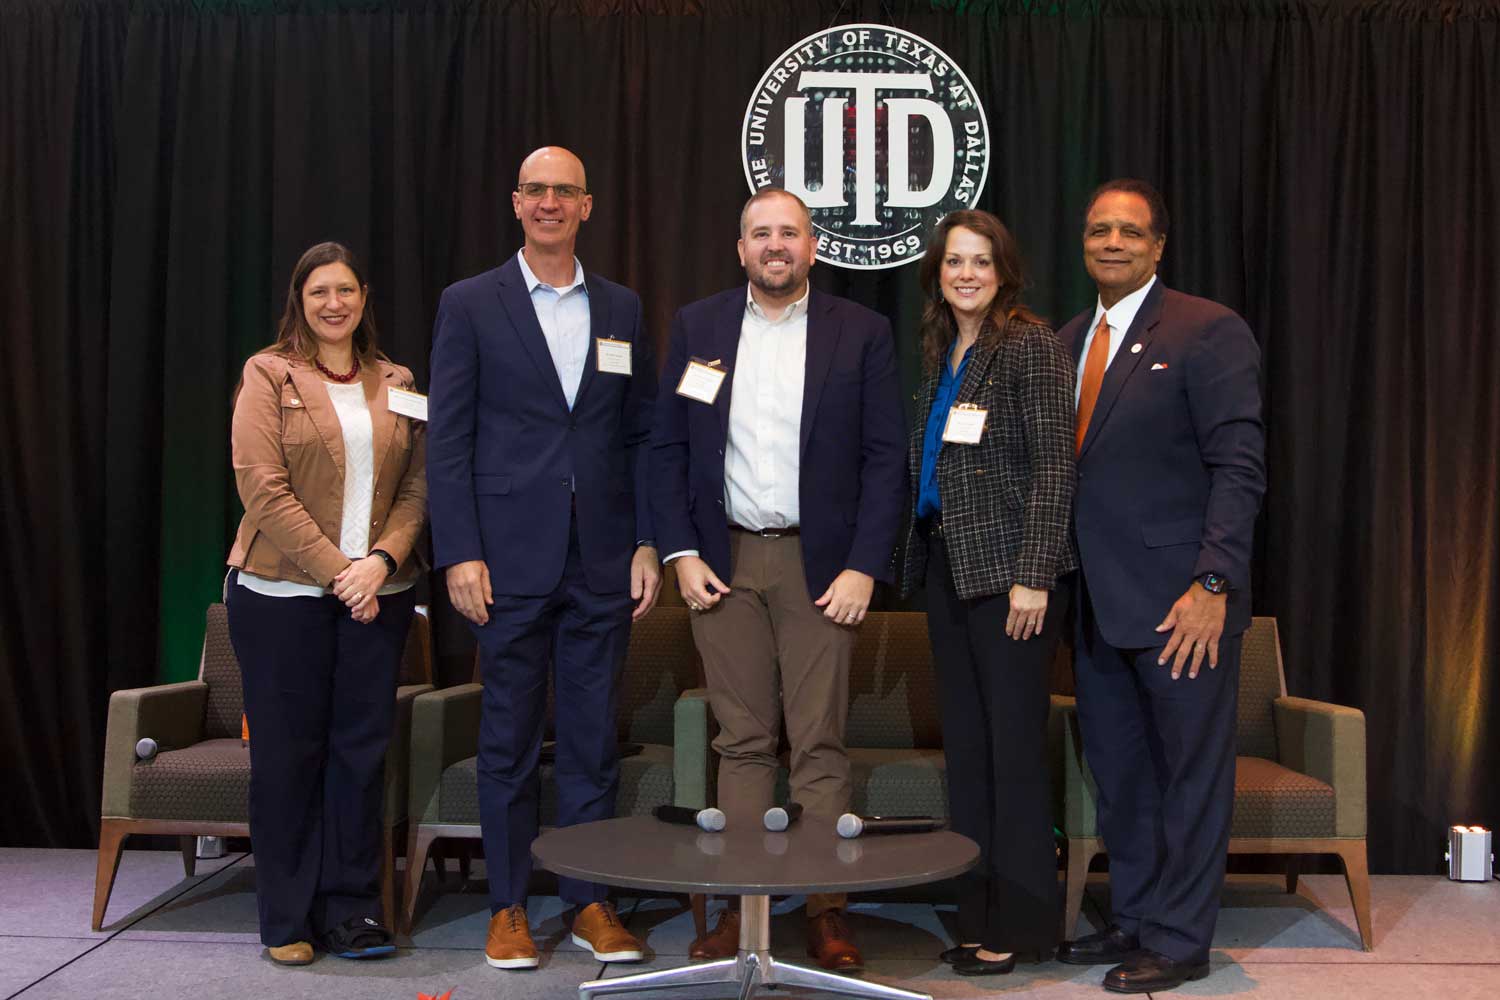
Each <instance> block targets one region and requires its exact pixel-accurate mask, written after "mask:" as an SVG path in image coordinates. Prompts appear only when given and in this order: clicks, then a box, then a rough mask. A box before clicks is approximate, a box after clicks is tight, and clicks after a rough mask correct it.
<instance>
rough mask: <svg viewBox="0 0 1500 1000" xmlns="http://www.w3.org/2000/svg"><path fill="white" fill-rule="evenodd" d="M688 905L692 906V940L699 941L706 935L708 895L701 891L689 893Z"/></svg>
mask: <svg viewBox="0 0 1500 1000" xmlns="http://www.w3.org/2000/svg"><path fill="white" fill-rule="evenodd" d="M688 905H689V906H691V907H692V908H693V940H695V941H701V940H702V939H703V938H704V937H706V936H707V935H708V897H707V896H706V895H704V894H703V893H701V892H694V893H690V894H689V895H688Z"/></svg>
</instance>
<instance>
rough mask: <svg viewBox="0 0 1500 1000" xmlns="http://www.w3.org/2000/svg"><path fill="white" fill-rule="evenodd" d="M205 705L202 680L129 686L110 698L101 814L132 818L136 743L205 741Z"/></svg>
mask: <svg viewBox="0 0 1500 1000" xmlns="http://www.w3.org/2000/svg"><path fill="white" fill-rule="evenodd" d="M207 702H208V685H207V684H205V683H203V682H202V681H180V682H178V683H176V684H158V685H156V686H155V687H144V688H128V689H126V690H123V691H116V692H114V693H113V694H111V695H110V696H109V719H108V722H106V723H105V730H104V794H103V796H102V798H101V805H100V810H99V813H100V815H101V816H106V817H112V818H129V816H130V769H131V768H132V767H133V766H135V745H136V742H137V741H139V740H140V739H141V738H142V737H146V736H149V737H151V738H152V739H153V740H155V741H156V743H157V746H159V747H160V748H161V749H163V750H180V749H182V748H183V747H190V746H192V745H193V744H194V743H197V742H198V741H199V740H200V739H202V737H203V706H204V705H205V704H207Z"/></svg>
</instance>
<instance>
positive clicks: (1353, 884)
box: [1339, 840, 1375, 951]
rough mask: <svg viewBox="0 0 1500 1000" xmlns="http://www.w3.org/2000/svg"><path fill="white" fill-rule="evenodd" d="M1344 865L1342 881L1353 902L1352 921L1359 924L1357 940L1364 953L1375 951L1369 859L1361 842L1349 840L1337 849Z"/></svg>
mask: <svg viewBox="0 0 1500 1000" xmlns="http://www.w3.org/2000/svg"><path fill="white" fill-rule="evenodd" d="M1339 860H1340V861H1342V862H1343V864H1344V881H1345V882H1347V883H1348V884H1349V898H1350V899H1351V900H1353V901H1354V920H1355V922H1356V923H1358V924H1359V940H1360V943H1361V944H1362V945H1364V949H1365V951H1374V950H1375V925H1374V924H1373V923H1372V922H1371V920H1370V858H1369V852H1368V851H1367V849H1366V847H1365V842H1364V841H1363V840H1351V841H1349V844H1348V846H1347V847H1342V848H1340V849H1339Z"/></svg>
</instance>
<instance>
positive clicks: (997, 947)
mask: <svg viewBox="0 0 1500 1000" xmlns="http://www.w3.org/2000/svg"><path fill="white" fill-rule="evenodd" d="M927 602H928V609H927V628H928V633H929V636H930V639H931V642H932V659H933V663H934V665H935V667H936V669H937V683H938V707H939V711H940V713H941V717H942V723H943V752H944V755H945V756H946V758H947V764H948V811H949V816H950V822H951V825H952V828H953V829H954V831H956V832H958V833H961V834H963V835H964V836H966V837H968V838H970V839H971V840H973V841H974V842H975V843H976V844H978V845H979V865H978V866H977V867H976V868H974V869H973V870H971V871H970V872H968V873H967V874H965V875H962V876H960V877H959V878H958V880H957V881H958V886H959V904H958V935H959V939H960V941H965V942H975V941H977V942H979V943H980V944H981V945H983V946H984V948H985V949H986V950H988V951H996V952H1028V951H1048V950H1050V949H1051V948H1052V947H1053V946H1055V945H1056V944H1057V939H1058V932H1059V927H1060V924H1061V920H1062V911H1061V908H1060V907H1061V898H1060V895H1059V892H1058V885H1057V846H1056V842H1055V840H1054V838H1053V835H1052V782H1051V775H1050V774H1049V771H1048V767H1047V714H1048V710H1049V706H1050V698H1049V695H1048V669H1049V666H1050V664H1051V662H1052V656H1053V653H1054V651H1055V650H1056V648H1057V640H1058V638H1059V635H1060V632H1061V630H1062V628H1063V627H1064V623H1065V622H1067V621H1068V608H1067V605H1068V599H1067V591H1066V590H1063V589H1058V590H1054V591H1053V592H1052V594H1051V595H1050V596H1049V598H1048V601H1047V613H1046V617H1045V618H1044V619H1043V621H1042V633H1041V635H1040V636H1033V637H1032V638H1030V639H1026V640H1019V639H1011V638H1008V637H1007V636H1006V634H1005V620H1006V618H1007V617H1008V616H1009V614H1010V598H1009V595H1007V594H996V595H993V596H989V597H979V598H973V599H971V600H961V599H960V598H959V596H958V593H957V591H956V590H955V589H954V587H953V574H952V570H951V568H950V564H949V562H948V552H947V548H946V546H945V545H944V544H943V542H942V539H941V538H940V537H938V536H933V537H932V538H931V539H930V541H929V556H928V562H927Z"/></svg>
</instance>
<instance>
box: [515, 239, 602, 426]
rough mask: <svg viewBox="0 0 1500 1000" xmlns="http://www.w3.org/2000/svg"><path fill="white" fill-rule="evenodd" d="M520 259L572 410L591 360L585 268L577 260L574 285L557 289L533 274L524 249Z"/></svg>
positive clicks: (553, 361) (543, 334)
mask: <svg viewBox="0 0 1500 1000" xmlns="http://www.w3.org/2000/svg"><path fill="white" fill-rule="evenodd" d="M516 259H517V260H518V261H520V262H521V277H522V278H523V279H525V281H526V290H527V292H529V293H530V295H531V308H532V309H534V310H536V321H537V323H539V324H540V325H541V327H542V336H543V337H545V338H546V339H547V350H548V351H549V352H550V353H551V354H552V365H553V367H554V368H556V369H557V378H558V380H559V381H561V382H562V388H563V395H564V396H566V397H567V399H568V409H570V410H571V409H572V408H573V403H574V401H575V400H577V398H578V385H579V383H581V382H582V381H583V366H584V365H586V364H588V360H589V290H588V286H587V285H585V284H584V283H583V265H582V264H580V263H578V258H577V257H574V258H573V280H572V282H571V283H569V284H567V285H564V286H563V287H561V288H557V287H554V286H552V285H549V284H547V283H546V282H545V281H542V280H541V279H540V278H538V277H537V276H536V275H535V274H533V273H532V271H531V268H530V267H528V266H527V264H526V252H525V251H524V250H522V251H519V252H518V253H517V254H516Z"/></svg>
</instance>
